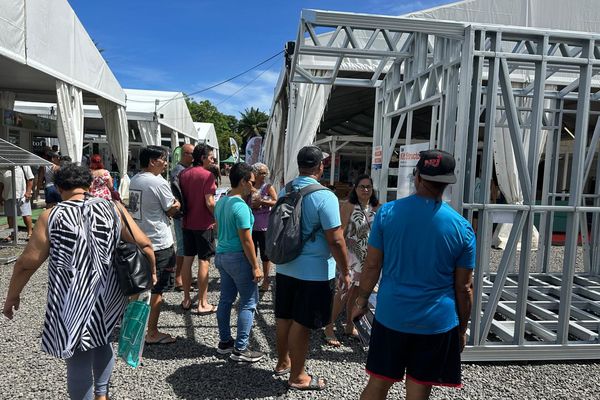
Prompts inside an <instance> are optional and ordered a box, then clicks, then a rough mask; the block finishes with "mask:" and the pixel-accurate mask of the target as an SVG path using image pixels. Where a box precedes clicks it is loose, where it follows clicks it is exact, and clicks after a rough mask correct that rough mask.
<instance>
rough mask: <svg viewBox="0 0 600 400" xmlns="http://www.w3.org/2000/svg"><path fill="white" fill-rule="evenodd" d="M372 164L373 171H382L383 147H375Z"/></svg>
mask: <svg viewBox="0 0 600 400" xmlns="http://www.w3.org/2000/svg"><path fill="white" fill-rule="evenodd" d="M372 160H373V161H372V162H371V170H372V171H374V170H377V169H381V167H382V166H383V147H382V146H373V157H372Z"/></svg>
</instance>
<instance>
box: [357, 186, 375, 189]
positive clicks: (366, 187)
mask: <svg viewBox="0 0 600 400" xmlns="http://www.w3.org/2000/svg"><path fill="white" fill-rule="evenodd" d="M358 188H359V189H360V190H371V189H373V186H371V185H358Z"/></svg>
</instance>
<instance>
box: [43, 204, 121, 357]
mask: <svg viewBox="0 0 600 400" xmlns="http://www.w3.org/2000/svg"><path fill="white" fill-rule="evenodd" d="M48 234H49V239H50V257H49V262H48V304H47V307H46V319H45V322H44V330H43V333H42V350H43V351H45V352H47V353H49V354H51V355H53V356H55V357H60V358H69V357H71V356H72V355H73V352H74V351H75V350H76V349H80V350H82V351H86V350H90V349H93V348H95V347H99V346H102V345H105V344H107V343H109V341H110V336H111V334H112V331H113V329H114V327H115V325H116V323H117V322H118V321H119V319H120V318H121V315H122V312H123V310H124V308H125V305H126V297H125V296H124V295H123V294H122V293H121V291H120V290H119V285H118V282H117V275H116V271H115V269H114V268H113V264H112V262H113V254H114V251H115V248H116V245H117V243H118V242H119V240H120V235H121V220H120V218H119V216H118V214H117V212H116V209H115V207H114V205H113V204H112V203H111V202H109V201H106V200H104V199H100V198H91V197H87V196H86V199H85V200H75V201H64V202H62V203H58V204H57V205H56V206H54V208H53V209H52V211H51V212H50V215H49V218H48Z"/></svg>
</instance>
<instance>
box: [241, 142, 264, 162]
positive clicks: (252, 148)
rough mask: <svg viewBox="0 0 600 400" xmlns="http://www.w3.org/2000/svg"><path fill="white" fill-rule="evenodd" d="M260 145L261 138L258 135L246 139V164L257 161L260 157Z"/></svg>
mask: <svg viewBox="0 0 600 400" xmlns="http://www.w3.org/2000/svg"><path fill="white" fill-rule="evenodd" d="M261 146H262V138H261V137H260V136H255V137H253V138H251V139H250V140H248V143H247V144H246V153H245V154H246V157H245V158H244V161H246V162H247V163H248V164H250V165H252V164H254V163H257V162H258V159H259V158H260V148H261Z"/></svg>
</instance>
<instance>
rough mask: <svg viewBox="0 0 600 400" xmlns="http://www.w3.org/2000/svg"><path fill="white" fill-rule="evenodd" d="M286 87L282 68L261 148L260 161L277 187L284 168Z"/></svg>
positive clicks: (285, 75)
mask: <svg viewBox="0 0 600 400" xmlns="http://www.w3.org/2000/svg"><path fill="white" fill-rule="evenodd" d="M287 87H288V85H287V74H286V70H285V68H284V69H283V70H282V71H281V73H280V74H279V80H278V82H277V86H276V87H275V96H274V98H273V105H272V106H271V116H270V118H269V122H268V125H267V132H266V133H265V136H264V138H263V145H262V149H261V161H262V162H263V163H265V164H266V165H267V166H268V167H269V170H270V176H269V179H270V180H271V183H272V184H273V185H275V187H277V188H280V187H281V183H282V182H283V174H284V170H285V168H284V166H283V154H284V152H285V150H284V144H285V128H286V122H287V112H288V110H287V100H288V98H287Z"/></svg>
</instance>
